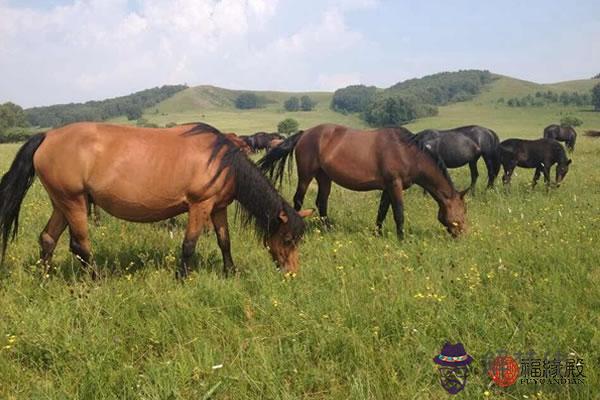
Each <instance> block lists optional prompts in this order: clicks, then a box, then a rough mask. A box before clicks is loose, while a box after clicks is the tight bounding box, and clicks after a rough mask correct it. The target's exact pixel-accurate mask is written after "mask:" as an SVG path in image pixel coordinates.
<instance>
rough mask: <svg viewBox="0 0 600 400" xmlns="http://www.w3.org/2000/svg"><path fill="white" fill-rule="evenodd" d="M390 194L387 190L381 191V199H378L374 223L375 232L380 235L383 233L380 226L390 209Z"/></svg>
mask: <svg viewBox="0 0 600 400" xmlns="http://www.w3.org/2000/svg"><path fill="white" fill-rule="evenodd" d="M390 202H391V201H390V195H389V193H388V191H387V190H384V191H383V192H381V200H379V210H378V211H377V220H376V221H375V225H376V226H377V234H378V235H379V236H381V235H382V234H383V231H382V227H383V221H384V220H385V217H386V215H387V213H388V210H389V209H390Z"/></svg>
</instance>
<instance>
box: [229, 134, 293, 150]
mask: <svg viewBox="0 0 600 400" xmlns="http://www.w3.org/2000/svg"><path fill="white" fill-rule="evenodd" d="M240 138H241V139H242V140H243V141H244V142H245V143H246V144H247V145H248V146H249V147H250V149H252V152H254V153H256V152H257V151H259V150H269V149H270V148H271V142H273V141H274V140H284V139H285V137H284V136H282V135H280V134H279V133H267V132H256V133H255V134H253V135H248V136H240Z"/></svg>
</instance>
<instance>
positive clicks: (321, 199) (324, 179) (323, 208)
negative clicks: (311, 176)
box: [316, 170, 331, 226]
mask: <svg viewBox="0 0 600 400" xmlns="http://www.w3.org/2000/svg"><path fill="white" fill-rule="evenodd" d="M316 178H317V184H318V185H319V191H318V192H317V208H318V209H319V215H320V216H321V219H322V220H323V222H325V225H326V226H330V221H329V218H328V217H327V202H328V200H329V194H330V193H331V179H329V177H328V176H327V174H325V172H324V171H323V170H320V171H319V172H318V173H317V175H316Z"/></svg>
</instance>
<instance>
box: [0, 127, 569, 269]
mask: <svg viewBox="0 0 600 400" xmlns="http://www.w3.org/2000/svg"><path fill="white" fill-rule="evenodd" d="M575 139H576V133H575V131H574V130H573V129H572V128H562V127H559V126H556V125H551V126H549V127H547V128H546V129H545V130H544V138H543V139H538V140H521V139H509V140H505V141H504V142H500V140H499V138H498V135H497V134H496V133H495V132H493V131H492V130H491V129H487V128H484V127H480V126H466V127H461V128H456V129H452V130H425V131H423V132H420V133H418V134H416V135H415V134H413V133H411V132H410V131H408V130H407V129H405V128H403V127H390V128H382V129H377V130H371V131H364V130H356V129H351V128H348V127H344V126H341V125H334V124H323V125H318V126H316V127H313V128H311V129H308V130H305V131H301V132H298V133H296V134H294V135H292V136H290V137H288V138H282V137H278V136H276V135H273V134H266V133H264V132H261V133H259V134H255V135H253V136H248V137H243V136H237V135H235V134H232V133H228V134H223V133H221V132H220V131H219V130H218V129H216V128H214V127H212V126H210V125H207V124H204V123H193V124H184V125H179V126H176V127H172V128H164V129H162V128H160V129H152V128H138V127H131V126H119V125H111V124H101V123H75V124H70V125H67V126H64V127H61V128H57V129H54V130H51V131H48V132H44V133H39V134H36V135H34V136H32V137H31V138H30V139H29V140H28V141H27V142H26V143H25V144H24V145H23V146H22V147H21V148H20V149H19V151H18V152H17V154H16V156H15V159H14V161H13V163H12V165H11V167H10V168H9V170H8V171H7V172H6V173H5V174H4V176H3V177H2V179H1V180H0V233H1V236H2V237H1V240H2V259H4V255H5V253H6V249H7V245H8V242H9V241H10V240H14V238H15V237H16V235H17V232H18V227H19V213H20V209H21V204H22V201H23V199H24V197H25V195H26V193H27V191H28V189H29V187H30V186H31V185H32V183H33V180H34V178H35V176H36V175H37V176H38V177H39V179H40V181H41V183H42V185H43V186H44V188H45V190H46V191H47V193H48V195H49V197H50V200H51V204H52V214H51V216H50V218H49V220H48V223H47V224H46V226H45V228H44V229H43V231H42V233H41V234H40V237H39V243H40V247H41V260H42V262H43V263H44V265H48V263H49V262H50V261H51V257H52V254H53V252H54V249H55V247H56V243H57V242H58V240H59V238H60V236H61V234H62V233H63V232H64V230H65V229H66V228H67V227H68V228H69V233H70V249H71V251H72V252H73V253H74V254H75V255H76V256H77V258H79V260H80V261H81V262H82V263H83V264H84V266H91V267H92V268H91V270H92V276H95V274H96V270H95V268H94V267H93V258H92V251H91V244H90V239H89V232H88V215H87V214H88V212H87V210H88V207H89V206H90V204H91V203H94V204H95V205H97V206H99V207H101V208H102V209H104V210H105V211H107V212H108V213H109V214H111V215H113V216H115V217H117V218H121V219H124V220H128V221H135V222H155V221H160V220H164V219H168V218H172V217H174V216H176V215H179V214H182V213H185V212H187V213H188V222H187V226H186V230H185V235H184V240H183V243H182V248H181V262H180V265H179V267H178V269H177V272H176V276H177V277H178V278H180V279H183V278H185V277H186V276H187V274H188V272H189V269H190V267H191V257H192V255H193V253H194V251H195V246H196V242H197V240H198V237H199V235H200V234H201V233H202V232H203V231H204V230H205V229H207V228H208V227H210V226H212V227H213V228H214V231H215V234H216V238H217V243H218V245H219V248H220V250H221V253H222V256H223V265H224V272H225V274H229V273H231V272H233V271H235V266H234V263H233V259H232V257H231V249H230V239H229V228H228V221H227V207H228V205H229V204H231V203H232V202H233V200H237V201H238V202H239V203H240V205H241V209H242V211H243V213H242V222H243V223H244V224H248V223H251V224H252V225H253V226H254V228H255V230H256V231H257V232H258V233H259V235H260V236H261V237H262V240H263V243H264V245H265V246H266V248H267V249H268V251H269V252H270V254H271V256H272V258H273V260H274V261H275V263H276V264H277V265H278V266H279V267H280V268H281V269H282V270H284V271H289V272H295V271H296V270H297V269H298V267H299V261H298V245H299V243H300V240H301V238H302V236H303V234H304V231H305V223H304V221H303V218H304V217H307V216H310V215H311V214H312V210H301V208H302V203H303V201H304V196H305V194H306V191H307V189H308V186H309V184H310V182H311V181H312V180H313V179H316V181H317V184H318V193H317V201H316V203H317V208H318V210H319V214H320V217H321V218H322V219H323V220H324V221H325V223H329V220H328V218H327V208H328V199H329V194H330V191H331V184H332V182H335V183H337V184H339V185H340V186H343V187H345V188H347V189H350V190H356V191H369V190H380V191H381V198H380V202H379V209H378V212H377V218H376V225H377V230H378V232H381V228H382V224H383V221H384V219H385V217H386V215H387V212H388V211H389V208H390V207H391V208H392V212H393V216H394V221H395V223H396V231H397V234H398V237H399V238H402V236H403V223H404V206H403V193H404V190H406V189H407V188H409V187H410V186H411V185H413V184H417V185H419V186H421V187H422V188H423V189H424V190H425V192H427V193H429V194H430V195H431V196H432V197H433V199H434V200H435V201H436V202H437V204H438V206H439V211H438V220H439V221H440V223H441V224H442V225H444V226H445V228H446V229H447V231H448V232H449V233H450V234H451V235H452V236H458V235H460V234H461V233H462V232H464V231H465V229H466V226H467V222H466V208H465V202H464V197H465V194H466V193H467V191H468V190H469V189H471V190H473V189H474V188H475V183H476V181H477V177H478V171H477V161H478V159H479V158H483V159H484V161H485V165H486V167H487V172H488V187H492V186H493V185H494V180H495V179H496V177H497V175H498V173H499V170H500V166H503V167H504V176H503V181H504V183H506V184H508V183H509V182H510V177H511V175H512V173H513V170H514V168H515V167H516V166H520V167H525V168H535V169H536V171H535V174H534V181H533V184H534V185H535V183H536V182H537V180H538V179H539V176H540V174H541V173H543V175H544V179H545V181H546V183H547V185H549V184H550V178H549V170H550V167H551V166H552V165H553V164H557V169H556V185H557V186H558V185H559V184H560V183H561V181H562V180H563V179H564V177H565V175H566V173H567V172H568V168H569V164H570V163H571V160H570V159H568V158H567V156H566V153H565V150H564V148H563V147H562V145H561V144H560V143H558V142H557V140H560V141H565V142H566V144H567V147H568V148H569V150H571V151H572V150H573V149H574V145H575ZM258 149H268V152H267V153H266V154H265V155H264V156H263V157H262V158H261V159H260V160H259V161H258V163H256V164H255V163H254V162H253V161H251V160H250V159H249V158H248V157H247V154H246V153H248V152H250V151H256V150H258ZM294 155H295V158H296V167H297V168H296V171H297V175H298V183H297V188H296V192H295V195H294V199H293V203H294V204H293V207H292V206H291V205H290V204H288V202H287V201H286V200H285V199H284V198H283V197H282V196H281V195H280V194H279V192H278V191H277V190H276V189H275V187H274V183H275V182H277V181H279V182H281V179H282V178H283V176H284V174H285V170H286V163H287V161H288V160H290V159H291V158H292V157H293V156H294ZM466 164H468V165H469V168H470V170H471V185H470V187H469V188H467V189H466V190H464V191H457V190H456V188H455V187H454V184H453V182H452V179H451V178H450V175H449V174H448V171H447V168H457V167H460V166H463V165H466ZM289 166H290V164H288V167H289ZM288 171H291V169H290V168H288ZM268 178H270V179H268ZM273 181H275V182H273Z"/></svg>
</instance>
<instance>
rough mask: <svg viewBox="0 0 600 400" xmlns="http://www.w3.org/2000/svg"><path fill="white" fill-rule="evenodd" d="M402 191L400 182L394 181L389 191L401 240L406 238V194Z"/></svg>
mask: <svg viewBox="0 0 600 400" xmlns="http://www.w3.org/2000/svg"><path fill="white" fill-rule="evenodd" d="M402 189H403V188H402V182H400V180H396V181H394V182H393V183H392V185H391V187H390V189H389V198H390V202H391V204H392V212H393V213H394V221H395V222H396V233H397V234H398V239H399V240H402V239H403V238H404V193H403V190H402Z"/></svg>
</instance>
